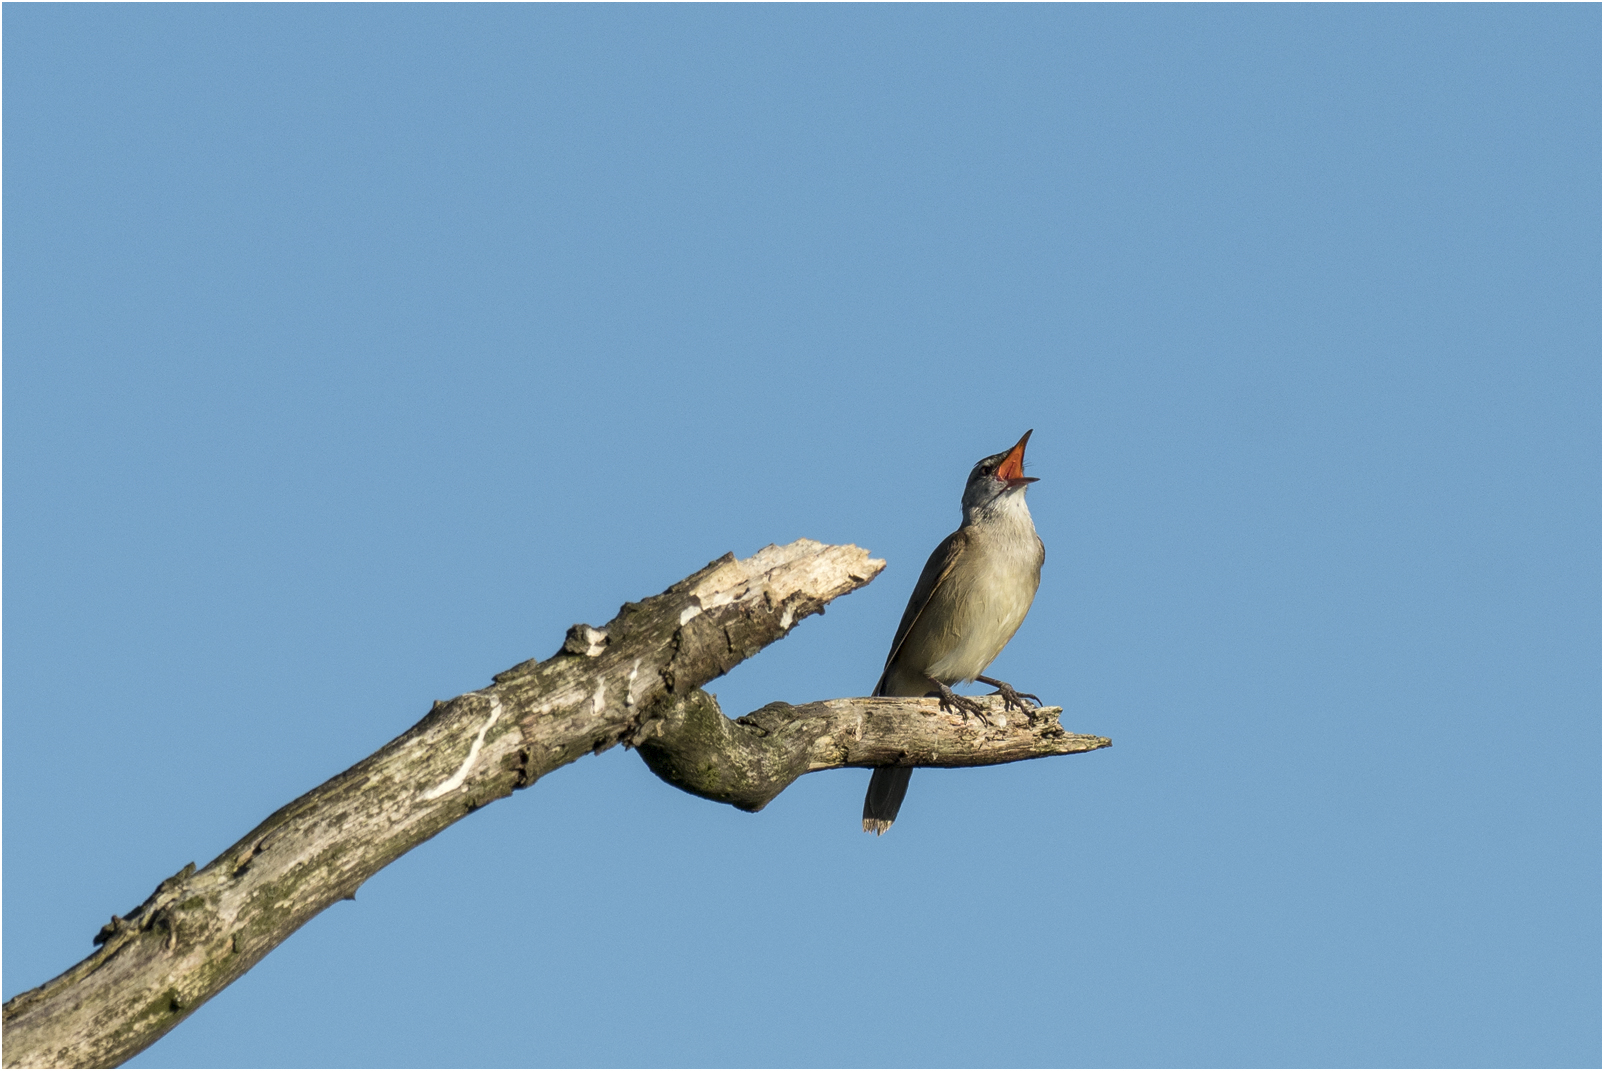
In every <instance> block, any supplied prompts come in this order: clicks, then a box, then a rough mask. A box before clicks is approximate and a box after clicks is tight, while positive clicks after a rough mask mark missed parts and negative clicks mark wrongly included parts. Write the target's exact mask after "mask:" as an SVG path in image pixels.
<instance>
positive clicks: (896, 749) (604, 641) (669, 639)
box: [3, 539, 1108, 1067]
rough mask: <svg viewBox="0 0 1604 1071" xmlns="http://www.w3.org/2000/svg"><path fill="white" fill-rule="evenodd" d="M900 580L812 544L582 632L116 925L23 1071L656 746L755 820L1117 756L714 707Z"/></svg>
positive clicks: (38, 1033) (122, 1054) (1050, 724)
mask: <svg viewBox="0 0 1604 1071" xmlns="http://www.w3.org/2000/svg"><path fill="white" fill-rule="evenodd" d="M884 567H885V563H884V562H882V561H877V560H874V559H871V558H870V557H869V556H868V553H867V552H866V551H864V550H862V549H860V548H858V547H854V546H850V545H848V546H828V545H825V544H821V543H816V542H813V541H812V540H805V539H804V540H798V541H797V542H795V543H791V544H789V545H787V546H784V547H776V546H770V547H765V548H764V549H763V550H761V551H759V552H758V553H757V554H755V555H753V556H752V557H750V558H747V559H744V560H740V561H737V560H736V559H735V557H734V556H733V555H725V556H724V557H723V558H720V559H719V560H717V561H715V562H712V563H710V564H709V565H708V566H707V567H706V568H704V569H702V570H700V571H698V572H697V573H695V574H693V575H692V576H690V577H688V578H686V579H685V580H683V581H681V582H680V583H678V584H675V585H674V586H673V587H671V588H669V589H668V590H667V591H665V592H663V593H662V594H661V595H657V596H653V597H651V598H648V599H645V600H643V601H641V602H638V603H626V604H625V605H624V607H623V608H622V609H621V610H620V611H619V613H618V616H617V617H615V618H613V620H611V621H610V622H608V623H607V624H606V625H605V626H603V627H601V628H592V627H591V626H589V625H575V626H574V627H573V628H571V629H569V631H568V636H567V638H566V639H565V640H564V642H563V645H562V648H561V649H560V650H559V651H558V652H557V653H556V654H555V655H553V656H552V657H551V658H548V659H545V660H544V661H540V660H535V659H531V660H530V661H527V662H524V663H521V664H520V665H517V666H514V667H513V668H512V669H509V670H507V671H506V672H504V673H500V674H498V675H497V676H496V677H495V678H494V680H493V681H492V683H491V684H490V685H488V686H487V687H485V688H482V689H479V690H478V691H474V692H469V693H467V694H465V695H460V696H457V697H456V698H455V699H452V700H450V701H448V702H443V703H442V702H436V703H435V704H434V706H433V708H432V709H431V710H430V711H429V713H428V714H427V715H426V716H425V717H424V718H423V720H422V721H420V722H418V723H417V724H416V725H414V726H413V727H412V728H411V729H409V730H407V731H406V732H405V733H403V734H402V735H401V736H399V737H397V738H396V739H394V740H392V741H391V742H390V743H388V744H386V745H385V746H384V747H383V748H381V749H380V750H378V751H377V752H375V753H374V754H373V755H371V756H369V757H368V758H366V759H364V760H363V761H361V762H359V763H357V764H356V765H355V766H353V767H351V768H350V769H349V770H346V771H345V772H344V773H342V774H339V775H338V776H336V777H334V778H332V779H331V780H329V781H327V782H325V783H324V784H322V785H320V786H318V787H317V788H315V789H313V790H312V791H310V792H308V793H307V794H306V795H304V796H302V797H301V798H300V799H297V800H295V801H294V802H293V803H290V804H289V805H287V806H285V807H283V808H281V809H280V810H278V811H276V812H275V813H274V814H272V815H270V816H269V817H268V818H267V819H266V820H265V821H264V822H262V823H261V824H260V825H258V826H257V827H256V828H255V829H253V830H252V831H251V832H250V833H249V834H247V835H246V836H245V837H243V838H242V839H241V840H240V841H239V842H238V843H236V844H234V845H233V846H232V847H231V848H229V849H228V850H227V851H225V852H224V853H223V854H222V855H220V856H218V857H217V858H216V859H214V860H212V861H211V862H210V863H208V864H207V865H206V866H205V867H202V868H200V869H197V868H196V867H195V864H193V863H191V864H189V865H188V866H186V867H184V868H183V869H182V870H180V871H179V872H178V873H177V874H175V875H173V876H172V877H171V878H168V879H167V880H166V881H164V882H162V883H161V884H160V885H159V886H158V887H157V889H156V891H155V892H154V893H152V894H151V895H150V897H149V898H148V899H147V900H146V901H145V902H144V903H143V904H140V905H139V906H138V907H136V908H134V909H133V910H132V911H130V912H128V913H127V914H126V915H124V916H121V917H119V916H115V915H114V916H112V919H111V922H110V923H108V924H107V925H106V926H105V927H103V928H102V929H101V931H100V933H99V934H98V935H97V936H96V937H95V943H96V944H98V945H99V946H100V947H99V949H98V950H97V951H96V952H95V953H94V954H92V955H91V956H89V957H88V958H87V959H85V960H83V961H82V962H81V963H79V964H77V965H76V966H74V967H72V968H71V969H69V970H68V971H66V972H65V973H63V974H61V975H59V976H58V977H56V978H54V979H51V980H50V981H49V982H46V983H45V984H44V985H41V986H39V987H38V988H36V989H31V990H29V991H27V992H25V993H21V994H19V995H17V996H16V997H13V998H12V999H11V1000H9V1001H7V1002H6V1004H5V1006H4V1009H3V1031H4V1038H3V1041H4V1066H6V1067H113V1066H116V1065H117V1064H120V1063H122V1062H123V1061H125V1060H127V1059H129V1058H130V1057H132V1056H134V1055H136V1054H137V1053H139V1052H141V1051H142V1050H144V1049H145V1048H147V1047H148V1046H150V1045H151V1044H153V1043H154V1042H155V1041H156V1040H157V1039H159V1038H160V1037H161V1036H162V1035H163V1034H165V1033H166V1032H167V1031H169V1030H171V1029H172V1028H173V1027H174V1026H176V1025H178V1024H179V1023H180V1022H182V1021H183V1020H184V1019H185V1018H186V1017H187V1016H189V1015H190V1013H192V1012H193V1011H194V1010H195V1009H196V1008H198V1007H199V1006H200V1005H201V1004H203V1003H205V1002H206V1001H207V1000H208V999H210V998H211V997H212V996H214V995H216V994H217V993H218V992H219V991H221V990H222V989H223V987H225V986H227V985H228V984H229V983H230V982H232V981H233V980H234V979H236V978H238V977H239V976H240V975H242V974H244V973H245V972H246V971H247V970H249V969H250V968H251V967H252V966H254V965H255V964H256V963H257V962H258V961H259V960H260V959H261V958H262V957H263V956H265V955H267V953H268V952H270V951H272V950H273V948H275V947H276V946H277V945H278V944H279V943H280V942H282V941H283V940H285V939H286V938H287V937H289V936H290V934H292V933H294V932H295V931H296V930H297V929H299V928H300V927H301V926H303V925H305V924H306V922H307V921H308V920H310V919H311V918H312V917H313V916H314V915H316V914H317V913H318V912H320V911H322V910H323V909H324V908H327V907H329V906H330V905H332V904H334V903H336V902H338V901H339V900H341V899H352V898H354V897H355V895H356V891H357V889H358V888H360V887H361V885H362V883H363V882H364V881H366V880H367V879H368V878H369V877H371V876H372V875H373V874H374V873H376V872H377V871H379V870H380V869H381V868H383V867H384V866H386V865H388V864H389V863H391V862H392V861H394V860H395V859H397V858H398V857H400V856H401V855H402V854H404V853H405V852H407V851H410V850H411V849H412V848H414V847H416V846H417V845H419V844H421V843H423V842H424V841H426V840H428V839H429V838H430V837H432V836H434V835H435V834H436V833H439V832H440V831H441V830H442V829H444V828H446V827H447V826H449V825H451V824H452V823H453V822H456V821H458V820H460V819H462V818H464V817H466V816H467V815H468V814H470V813H472V812H473V811H474V810H476V809H478V808H480V807H483V806H484V805H486V804H488V803H492V802H494V801H495V800H498V799H502V798H504V797H506V796H508V795H511V794H512V793H513V792H514V791H515V790H517V789H520V788H527V787H528V786H530V785H532V784H534V783H535V781H536V780H537V779H539V778H540V777H542V776H544V775H545V774H547V773H550V772H551V771H552V770H555V769H557V768H558V767H560V766H563V765H566V764H567V763H570V762H573V761H574V760H575V759H577V758H579V757H580V756H581V755H584V754H587V753H595V752H601V751H604V750H606V749H607V748H609V747H612V746H613V745H615V744H619V743H624V744H626V745H629V746H638V747H639V748H640V749H641V754H642V757H643V758H645V759H646V760H647V762H648V764H649V765H650V766H651V767H652V769H653V770H655V771H656V772H657V773H658V774H659V776H662V777H664V778H665V779H666V780H668V781H669V782H670V783H673V784H675V785H678V786H679V787H681V788H684V789H685V790H686V791H689V792H693V793H695V794H697V795H701V796H705V797H708V798H711V799H721V800H725V801H727V802H730V803H734V804H735V805H736V806H740V807H744V808H745V809H747V810H757V809H759V808H761V807H762V806H763V805H764V804H765V803H767V802H768V801H769V800H770V799H773V798H774V796H775V795H778V794H779V792H780V791H781V790H783V789H784V788H785V786H786V785H788V784H790V782H791V781H793V780H795V778H796V777H798V776H800V775H801V774H803V773H807V772H809V771H810V770H816V769H828V768H830V767H831V766H857V765H862V766H880V765H895V764H899V763H902V764H909V765H954V766H957V765H982V764H986V763H993V762H1012V761H1015V760H1016V759H1021V758H1034V757H1037V756H1038V755H1047V754H1067V753H1070V752H1073V751H1078V750H1088V749H1090V748H1092V747H1106V746H1108V741H1107V740H1103V739H1101V738H1096V737H1071V736H1070V735H1069V734H1066V733H1064V732H1063V730H1062V729H1061V728H1058V723H1057V717H1056V713H1057V708H1044V709H1043V710H1040V711H1037V712H1035V713H1034V715H1033V717H1031V718H1030V719H1027V720H1024V721H1021V720H1019V718H1018V716H1017V715H1014V714H1009V715H1006V718H1007V726H1006V727H1004V726H1003V724H1002V720H1003V719H1002V717H994V719H993V720H995V721H997V722H998V724H997V725H996V726H995V727H992V728H986V727H982V726H980V725H979V723H977V722H973V721H972V722H971V724H969V725H962V724H956V723H955V719H954V718H953V717H952V716H948V715H942V714H939V712H933V708H934V707H935V702H934V701H933V700H931V701H921V700H869V699H858V700H831V701H829V702H825V703H810V704H807V705H805V706H800V707H790V706H787V705H785V704H771V705H769V706H767V707H764V708H763V709H762V710H759V711H756V712H754V713H753V714H750V715H748V716H747V717H745V718H741V719H737V720H736V721H734V722H732V721H730V720H729V719H727V718H725V717H724V716H723V715H722V713H720V712H719V710H718V707H717V703H716V701H715V700H714V699H713V698H712V697H711V696H709V695H707V694H706V693H704V692H702V691H701V690H700V688H701V685H703V684H706V683H707V682H708V681H711V680H713V679H714V678H715V677H718V676H721V675H723V674H724V673H727V672H728V671H729V670H730V669H731V668H732V667H733V666H735V665H736V664H737V663H739V662H741V661H742V660H744V659H746V658H750V657H751V656H752V655H754V654H756V653H757V652H758V651H760V650H761V649H762V648H763V647H765V646H767V645H768V644H770V643H773V642H774V641H775V640H777V639H780V638H781V637H783V636H785V635H786V633H788V632H789V631H790V629H791V628H792V627H794V626H795V625H796V623H797V622H798V621H800V620H802V619H803V618H804V617H807V616H809V615H810V614H816V613H821V612H823V609H824V607H825V605H826V604H827V603H829V602H830V601H831V600H833V599H835V598H838V597H839V596H841V595H845V594H847V593H848V592H851V591H853V590H855V589H857V588H859V587H862V586H863V585H864V584H867V583H868V582H869V581H870V580H872V579H874V577H875V576H876V575H877V574H878V573H879V572H880V570H881V569H883V568H884ZM927 708H928V709H927ZM860 725H861V726H862V727H863V728H862V730H861V731H860V730H859V726H860ZM1087 741H1094V743H1086V742H1087Z"/></svg>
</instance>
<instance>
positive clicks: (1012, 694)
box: [975, 677, 1041, 714]
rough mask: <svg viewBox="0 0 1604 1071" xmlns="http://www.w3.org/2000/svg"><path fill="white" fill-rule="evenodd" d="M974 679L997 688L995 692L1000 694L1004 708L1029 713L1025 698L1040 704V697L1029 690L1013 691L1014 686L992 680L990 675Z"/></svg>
mask: <svg viewBox="0 0 1604 1071" xmlns="http://www.w3.org/2000/svg"><path fill="white" fill-rule="evenodd" d="M975 680H977V681H979V682H980V683H981V684H989V685H991V686H992V687H993V688H995V689H997V691H996V694H997V695H1000V696H1002V701H1003V709H1004V710H1017V711H1019V712H1020V713H1021V714H1029V713H1030V708H1029V707H1028V706H1026V705H1025V700H1027V699H1029V700H1030V701H1031V702H1033V703H1035V704H1036V705H1037V706H1041V698H1040V697H1039V696H1034V695H1031V694H1030V693H1029V692H1016V691H1014V686H1013V685H1012V684H1009V683H1008V682H1007V681H994V680H992V679H991V678H990V677H976V678H975Z"/></svg>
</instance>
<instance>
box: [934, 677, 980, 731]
mask: <svg viewBox="0 0 1604 1071" xmlns="http://www.w3.org/2000/svg"><path fill="white" fill-rule="evenodd" d="M936 698H937V699H939V700H941V709H942V710H943V711H945V712H946V713H948V714H951V713H953V712H954V710H955V709H956V711H957V713H960V714H963V715H965V716H968V715H970V714H973V715H974V716H975V717H977V718H979V719H980V720H981V721H983V722H985V723H986V724H987V725H990V724H991V722H989V721H986V708H985V707H982V706H981V705H980V704H979V703H977V702H975V701H974V700H973V699H971V698H969V697H968V696H967V695H959V694H958V693H957V692H955V691H953V690H952V689H951V688H949V687H947V686H946V685H945V684H941V683H940V682H937V684H936Z"/></svg>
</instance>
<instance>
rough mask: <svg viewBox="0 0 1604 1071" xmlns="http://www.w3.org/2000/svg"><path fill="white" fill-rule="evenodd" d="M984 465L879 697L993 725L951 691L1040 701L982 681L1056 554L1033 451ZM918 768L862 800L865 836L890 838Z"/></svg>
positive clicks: (918, 590) (911, 607)
mask: <svg viewBox="0 0 1604 1071" xmlns="http://www.w3.org/2000/svg"><path fill="white" fill-rule="evenodd" d="M1028 441H1030V432H1028V431H1027V432H1025V434H1024V437H1023V438H1021V439H1020V440H1019V441H1018V442H1017V443H1015V444H1014V446H1013V448H1012V449H1010V450H1005V451H1003V452H1002V453H1000V454H993V455H992V456H991V457H988V458H983V459H982V460H981V461H979V462H977V463H976V465H975V467H974V469H972V470H971V471H970V473H969V482H968V483H967V484H966V485H965V486H964V496H963V511H964V521H963V524H962V525H961V526H960V527H959V528H958V530H957V531H956V532H954V533H952V535H950V536H948V537H947V538H946V539H943V540H942V541H941V545H940V546H938V547H936V549H935V552H934V553H933V554H931V555H930V560H929V561H927V562H925V569H924V572H922V573H920V574H919V582H918V583H917V584H915V585H914V586H913V595H911V596H910V597H909V599H908V608H907V609H906V610H904V611H903V612H902V623H901V624H900V625H898V626H897V636H896V638H895V639H894V640H892V641H891V653H890V654H889V655H887V656H886V668H885V671H884V672H883V673H881V674H880V681H879V683H877V684H876V685H875V686H874V694H875V695H935V696H939V697H940V698H941V708H942V709H943V710H952V709H957V710H959V711H962V712H963V713H964V714H966V715H968V714H974V715H975V716H976V717H979V718H981V719H982V720H984V718H985V714H984V713H983V712H982V708H981V706H980V704H979V703H976V702H975V701H974V700H973V699H970V698H968V697H966V696H961V695H958V694H957V693H956V692H954V691H953V690H952V685H954V684H958V683H960V682H969V681H979V682H980V683H982V684H989V685H991V686H992V687H993V688H995V689H997V692H996V694H998V695H1001V696H1002V697H1003V703H1004V705H1005V706H1008V707H1014V708H1018V709H1019V710H1025V709H1027V708H1026V706H1025V700H1026V699H1032V700H1035V701H1036V703H1037V705H1038V706H1039V705H1040V703H1041V700H1039V699H1036V697H1035V696H1033V695H1031V694H1030V693H1028V692H1016V691H1014V689H1013V686H1012V685H1009V684H1005V683H1004V682H1002V681H998V680H992V679H991V678H990V677H983V676H981V674H982V673H984V672H985V670H986V667H987V666H989V665H991V662H992V659H994V658H996V657H997V655H998V654H1000V653H1001V652H1002V649H1003V648H1004V647H1005V646H1007V644H1008V641H1009V640H1011V639H1013V638H1014V633H1015V632H1017V631H1018V630H1019V626H1020V623H1021V622H1023V621H1024V620H1025V614H1026V613H1028V612H1029V611H1030V604H1031V601H1032V600H1033V599H1035V598H1036V588H1037V586H1038V585H1039V584H1040V583H1041V566H1042V561H1043V560H1044V559H1045V558H1046V556H1047V552H1046V550H1045V548H1043V546H1042V542H1041V537H1039V536H1038V535H1037V534H1036V525H1035V524H1034V523H1033V522H1032V521H1031V519H1030V509H1029V508H1028V507H1026V505H1025V488H1026V487H1028V486H1029V485H1031V484H1033V483H1035V482H1036V480H1035V478H1034V477H1031V476H1026V475H1025V443H1027V442H1028ZM912 776H913V767H911V766H881V767H878V768H876V770H875V771H874V773H873V774H872V775H871V776H870V778H869V792H868V795H866V796H865V797H864V799H863V829H864V832H866V833H867V832H869V831H870V830H873V831H874V832H875V833H877V834H879V833H884V832H885V831H886V830H888V829H890V828H891V823H892V822H894V821H896V818H897V811H898V809H899V808H900V807H901V806H902V797H903V796H905V795H906V794H907V792H908V779H909V778H910V777H912Z"/></svg>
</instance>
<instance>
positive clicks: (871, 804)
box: [863, 766, 913, 836]
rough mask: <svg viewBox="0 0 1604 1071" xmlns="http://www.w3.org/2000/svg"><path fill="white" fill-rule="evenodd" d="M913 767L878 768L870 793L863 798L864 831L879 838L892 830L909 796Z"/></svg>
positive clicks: (873, 776) (870, 780)
mask: <svg viewBox="0 0 1604 1071" xmlns="http://www.w3.org/2000/svg"><path fill="white" fill-rule="evenodd" d="M912 776H913V767H912V766H877V767H875V771H874V773H873V774H872V775H871V776H870V778H869V792H868V794H867V795H865V796H864V797H863V831H864V832H865V833H871V832H872V833H874V834H876V835H877V836H878V835H879V834H881V833H884V832H885V831H886V830H888V829H890V828H891V823H892V822H895V821H896V820H897V811H898V810H899V809H900V808H901V807H902V797H904V796H906V795H907V794H908V779H909V778H911V777H912Z"/></svg>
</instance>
